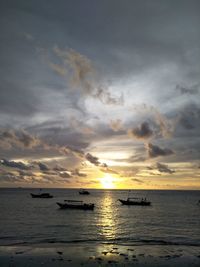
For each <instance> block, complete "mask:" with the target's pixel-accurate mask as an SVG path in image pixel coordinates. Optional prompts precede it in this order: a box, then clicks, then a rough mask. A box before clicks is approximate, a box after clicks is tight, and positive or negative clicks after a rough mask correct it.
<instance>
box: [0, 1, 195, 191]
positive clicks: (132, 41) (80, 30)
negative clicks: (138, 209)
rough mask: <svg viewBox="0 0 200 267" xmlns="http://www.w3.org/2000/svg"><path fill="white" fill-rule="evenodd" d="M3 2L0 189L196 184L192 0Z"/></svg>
mask: <svg viewBox="0 0 200 267" xmlns="http://www.w3.org/2000/svg"><path fill="white" fill-rule="evenodd" d="M0 7H1V8H0V13H1V14H0V31H1V35H0V62H1V68H0V114H1V115H0V187H39V188H41V187H61V188H107V189H110V188H113V189H129V188H131V189H188V190H189V189H198V190H199V189H200V98H199V97H200V73H199V71H200V45H199V44H200V28H199V25H200V2H199V1H198V0H187V1H186V0H173V1H172V0H167V1H166V0H165V1H164V0H151V1H147V0H109V1H108V0H101V1H97V0H85V1H82V0H59V1H56V0H43V1H39V0H30V1H27V0H15V1H11V0H6V1H3V0H0Z"/></svg>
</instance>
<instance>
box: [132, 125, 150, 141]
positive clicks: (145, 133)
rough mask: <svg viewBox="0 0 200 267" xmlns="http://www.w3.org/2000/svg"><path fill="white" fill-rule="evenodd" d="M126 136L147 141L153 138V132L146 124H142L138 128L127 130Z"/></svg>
mask: <svg viewBox="0 0 200 267" xmlns="http://www.w3.org/2000/svg"><path fill="white" fill-rule="evenodd" d="M128 134H129V135H130V136H131V137H134V138H136V139H148V138H150V137H152V136H153V130H152V129H151V128H150V125H149V123H148V122H143V123H141V125H140V126H138V127H136V128H133V129H131V130H129V131H128Z"/></svg>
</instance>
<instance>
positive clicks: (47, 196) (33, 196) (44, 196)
mask: <svg viewBox="0 0 200 267" xmlns="http://www.w3.org/2000/svg"><path fill="white" fill-rule="evenodd" d="M31 196H32V198H53V196H52V195H45V194H44V195H43V194H31Z"/></svg>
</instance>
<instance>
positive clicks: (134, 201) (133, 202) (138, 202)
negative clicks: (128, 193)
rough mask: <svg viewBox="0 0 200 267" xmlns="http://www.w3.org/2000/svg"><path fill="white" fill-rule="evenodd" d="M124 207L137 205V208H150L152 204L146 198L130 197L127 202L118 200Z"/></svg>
mask: <svg viewBox="0 0 200 267" xmlns="http://www.w3.org/2000/svg"><path fill="white" fill-rule="evenodd" d="M118 200H119V201H120V202H121V203H122V204H123V205H133V206H134V205H135V206H150V205H151V202H150V201H148V200H146V198H144V199H143V198H136V197H131V198H130V197H129V198H127V200H123V199H118Z"/></svg>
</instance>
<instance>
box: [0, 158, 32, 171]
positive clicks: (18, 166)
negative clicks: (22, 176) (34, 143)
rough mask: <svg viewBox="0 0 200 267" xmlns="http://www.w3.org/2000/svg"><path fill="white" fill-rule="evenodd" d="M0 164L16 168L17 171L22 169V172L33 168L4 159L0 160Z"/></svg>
mask: <svg viewBox="0 0 200 267" xmlns="http://www.w3.org/2000/svg"><path fill="white" fill-rule="evenodd" d="M0 163H1V164H2V165H3V166H6V167H11V168H17V169H22V170H30V169H32V168H33V166H31V165H26V164H24V163H23V162H20V161H9V160H6V159H2V160H0Z"/></svg>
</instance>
